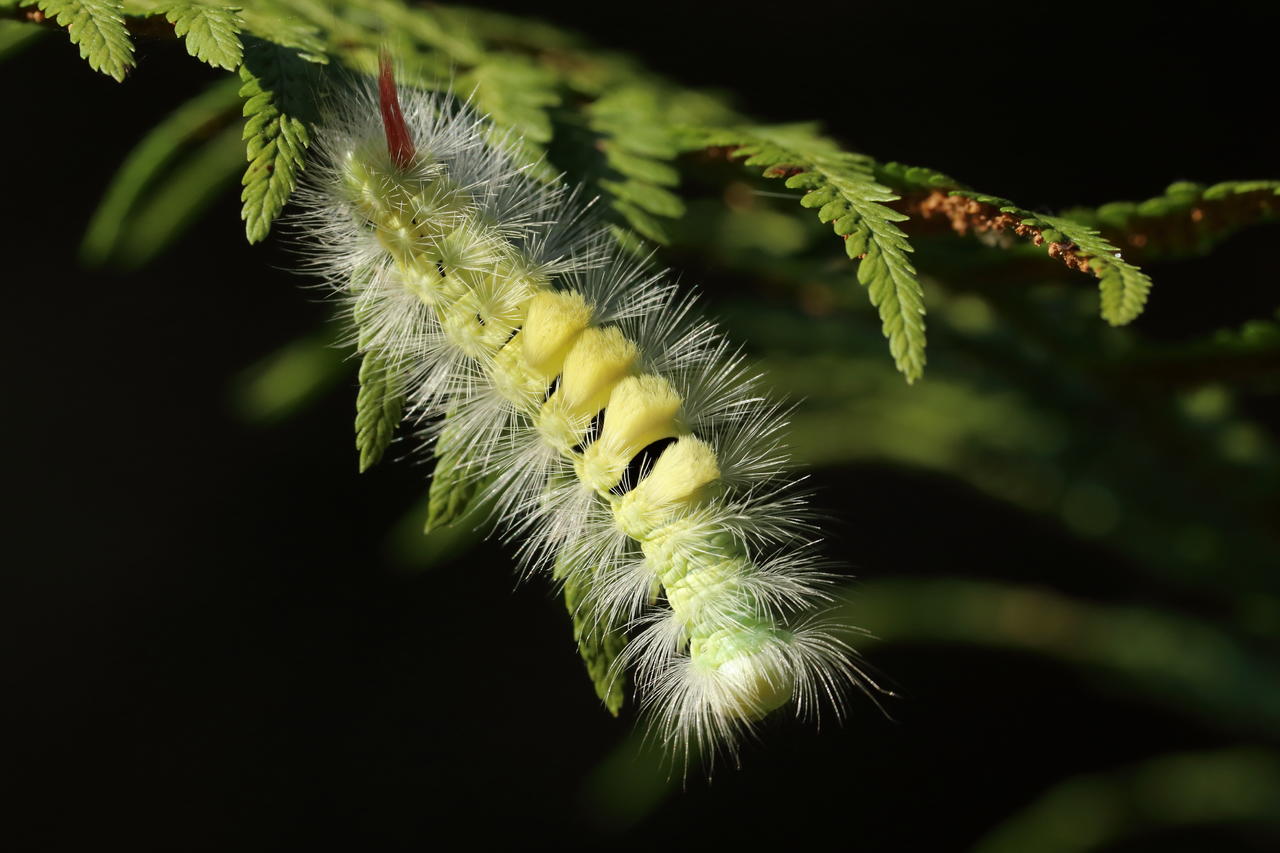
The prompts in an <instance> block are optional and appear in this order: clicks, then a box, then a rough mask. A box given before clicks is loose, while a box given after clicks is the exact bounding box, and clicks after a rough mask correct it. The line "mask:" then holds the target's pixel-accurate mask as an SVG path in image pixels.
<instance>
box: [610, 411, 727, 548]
mask: <svg viewBox="0 0 1280 853" xmlns="http://www.w3.org/2000/svg"><path fill="white" fill-rule="evenodd" d="M719 479H720V466H719V464H718V463H717V462H716V454H715V451H714V450H712V449H711V445H709V444H707V443H706V442H705V441H703V440H702V439H699V438H694V437H693V436H691V435H684V436H681V437H680V439H679V440H678V441H677V442H676V443H675V444H673V445H671V446H670V447H668V448H667V449H666V450H664V451H663V452H662V455H661V456H659V457H658V461H657V462H655V463H654V465H653V470H651V471H650V472H649V474H648V476H646V477H645V478H644V479H643V480H641V481H640V482H639V483H638V484H637V485H636V487H635V488H633V489H632V490H631V491H629V492H627V493H626V494H625V495H624V496H623V497H622V500H620V501H619V502H618V503H617V505H616V506H615V507H614V515H615V517H616V519H617V523H618V526H619V528H621V529H622V530H623V532H625V533H627V534H628V535H630V536H632V537H634V538H637V539H645V538H647V537H648V536H649V534H650V533H652V531H653V530H654V528H656V527H657V526H658V525H660V524H662V523H663V522H664V521H666V520H667V519H668V518H670V517H671V515H672V514H674V513H677V512H679V511H680V510H681V509H682V508H685V507H687V506H688V505H689V504H692V503H694V502H696V501H698V500H699V499H701V498H702V497H703V496H704V494H705V493H706V491H707V488H706V487H707V486H709V485H711V484H712V483H715V482H716V481H717V480H719Z"/></svg>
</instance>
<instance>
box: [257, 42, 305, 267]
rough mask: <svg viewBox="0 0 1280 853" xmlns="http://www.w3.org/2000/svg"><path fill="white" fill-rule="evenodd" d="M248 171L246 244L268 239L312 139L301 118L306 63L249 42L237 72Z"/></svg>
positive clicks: (263, 44) (266, 45) (283, 51)
mask: <svg viewBox="0 0 1280 853" xmlns="http://www.w3.org/2000/svg"><path fill="white" fill-rule="evenodd" d="M240 79H241V80H243V81H244V85H243V86H241V88H240V96H241V97H242V98H244V99H245V105H244V110H243V112H244V116H245V118H246V119H247V121H246V122H245V127H244V140H245V142H246V146H245V149H246V156H247V158H248V160H249V167H248V168H247V169H246V170H245V173H244V177H243V178H242V179H241V184H242V185H243V187H244V189H243V190H242V191H241V193H240V200H241V201H242V202H243V203H244V204H243V207H242V208H241V211H240V218H241V219H243V220H244V222H245V236H246V237H247V238H248V240H249V242H250V243H257V242H258V241H260V240H263V239H265V238H266V236H267V234H268V233H269V232H270V231H271V223H272V222H273V221H274V220H275V218H276V217H277V216H278V215H279V214H280V211H281V210H282V209H283V208H284V205H285V202H286V201H288V200H289V196H290V195H291V194H292V193H293V190H294V187H295V186H296V184H297V173H298V172H299V171H300V170H301V169H302V168H303V155H304V153H305V151H306V147H307V145H308V144H309V141H310V137H309V136H308V134H307V127H306V124H304V122H303V119H304V117H307V118H310V117H311V114H312V109H313V103H312V101H311V91H312V88H311V84H310V82H309V80H308V79H307V71H306V63H305V62H304V61H303V58H302V57H301V56H300V55H299V54H298V53H296V52H295V51H292V50H288V49H286V48H281V47H279V46H277V45H274V44H271V43H268V42H264V41H260V40H256V39H254V40H251V41H250V42H249V45H248V49H247V50H246V52H245V55H244V63H243V64H242V65H241V66H240Z"/></svg>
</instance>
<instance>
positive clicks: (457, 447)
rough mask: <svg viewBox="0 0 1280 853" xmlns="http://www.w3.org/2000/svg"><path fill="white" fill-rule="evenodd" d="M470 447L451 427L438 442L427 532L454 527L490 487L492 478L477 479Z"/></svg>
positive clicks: (429, 498) (429, 500)
mask: <svg viewBox="0 0 1280 853" xmlns="http://www.w3.org/2000/svg"><path fill="white" fill-rule="evenodd" d="M468 450H469V448H468V447H467V446H466V445H465V443H463V442H462V437H461V436H460V435H459V434H458V431H457V430H456V429H453V428H452V427H450V426H449V424H448V418H446V419H445V427H444V429H443V430H442V431H441V432H440V437H439V438H437V439H436V445H435V456H436V468H435V470H434V471H433V472H432V473H431V489H430V491H429V493H428V496H427V523H426V525H425V526H424V527H423V533H430V532H431V531H433V530H438V529H440V528H441V527H444V526H445V525H447V524H452V523H453V522H455V521H457V520H458V519H460V518H462V517H463V516H464V515H466V514H467V511H468V510H470V509H471V508H472V505H473V504H474V503H475V500H476V498H477V497H479V496H480V495H481V494H482V493H483V492H484V490H485V487H486V486H487V485H488V483H489V481H490V478H485V477H477V476H476V475H475V470H474V469H473V468H471V467H470V466H469V465H468V464H467V462H468V454H467V451H468Z"/></svg>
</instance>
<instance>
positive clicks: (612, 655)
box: [554, 552, 627, 717]
mask: <svg viewBox="0 0 1280 853" xmlns="http://www.w3.org/2000/svg"><path fill="white" fill-rule="evenodd" d="M554 577H555V578H556V579H557V580H561V581H563V582H564V604H565V607H566V608H568V610H569V615H570V617H571V618H572V620H573V639H574V642H576V643H577V644H578V654H580V655H581V656H582V662H583V663H584V664H585V665H586V667H587V675H588V676H590V678H591V683H592V685H594V686H595V689H596V696H598V697H600V701H601V702H604V706H605V708H607V709H608V710H609V713H610V714H612V715H613V716H615V717H616V716H618V712H619V711H621V710H622V705H623V703H624V702H625V701H626V686H627V685H626V676H625V675H624V674H623V673H622V672H620V671H617V670H615V669H614V667H613V664H614V661H615V660H617V658H618V655H619V654H621V653H622V650H623V648H625V647H626V645H627V637H626V635H625V634H623V633H622V632H621V631H619V630H617V629H616V628H614V627H613V626H610V625H608V624H606V623H605V621H604V620H603V619H601V618H599V613H598V612H597V611H596V610H595V609H594V608H593V607H592V606H591V604H590V593H591V584H592V577H593V574H592V571H591V570H589V569H588V570H583V569H581V568H577V569H574V568H573V567H572V564H571V562H570V561H569V559H568V558H567V557H566V556H565V555H564V553H563V552H561V553H560V554H559V555H557V557H556V567H555V574H554Z"/></svg>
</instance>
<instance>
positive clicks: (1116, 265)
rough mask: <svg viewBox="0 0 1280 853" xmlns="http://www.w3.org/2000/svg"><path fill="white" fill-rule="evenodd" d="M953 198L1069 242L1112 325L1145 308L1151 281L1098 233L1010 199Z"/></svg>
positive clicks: (974, 195)
mask: <svg viewBox="0 0 1280 853" xmlns="http://www.w3.org/2000/svg"><path fill="white" fill-rule="evenodd" d="M952 194H953V195H959V196H964V197H965V198H971V199H973V200H974V201H976V202H979V203H980V204H986V205H990V206H991V207H994V208H996V209H997V210H999V211H1000V212H1001V213H1007V214H1009V215H1010V216H1012V217H1014V218H1015V219H1017V220H1018V221H1019V222H1020V223H1021V224H1022V225H1024V226H1026V227H1027V228H1030V229H1033V230H1035V231H1037V232H1039V235H1040V237H1041V238H1042V239H1043V240H1044V241H1045V242H1048V243H1051V244H1054V243H1056V244H1061V243H1070V244H1072V245H1073V246H1074V247H1076V249H1077V253H1078V254H1079V255H1080V257H1082V258H1084V259H1086V260H1087V261H1088V262H1089V270H1090V271H1091V272H1092V273H1093V274H1094V275H1096V276H1097V277H1098V279H1099V290H1100V291H1101V295H1102V300H1101V302H1102V318H1103V319H1104V320H1106V321H1107V322H1108V323H1110V324H1111V325H1113V326H1123V325H1124V324H1126V323H1129V322H1132V321H1133V320H1134V319H1135V318H1137V316H1138V315H1139V314H1141V313H1142V308H1143V306H1144V305H1146V302H1147V294H1148V293H1149V292H1150V291H1151V279H1150V278H1148V277H1147V274H1146V273H1144V272H1143V271H1142V270H1140V269H1138V268H1137V267H1135V266H1134V265H1133V264H1131V263H1129V262H1127V261H1125V260H1124V259H1123V258H1121V257H1120V250H1119V249H1117V248H1116V247H1115V246H1113V245H1111V243H1109V242H1107V240H1106V239H1105V238H1104V237H1103V236H1102V235H1101V234H1099V233H1098V232H1097V231H1096V230H1094V229H1092V228H1089V227H1087V226H1084V225H1081V224H1080V223H1078V222H1075V221H1074V220H1071V219H1067V218H1066V217H1062V216H1047V215H1045V214H1035V213H1032V212H1031V211H1029V210H1024V209H1023V208H1021V207H1018V206H1017V205H1016V204H1014V203H1013V202H1011V201H1009V200H1008V199H1003V198H998V197H996V196H991V195H985V194H983V193H978V192H973V191H971V190H955V191H953V193H952Z"/></svg>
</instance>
